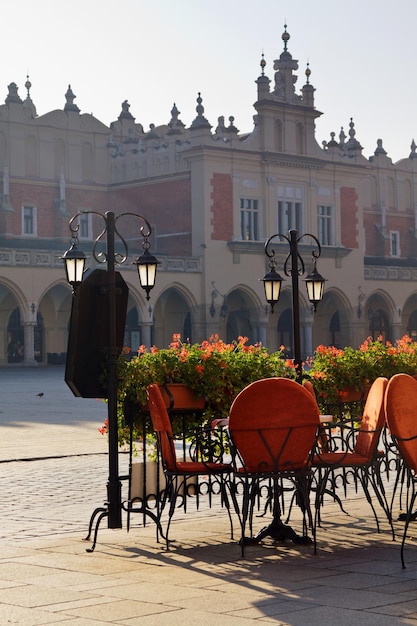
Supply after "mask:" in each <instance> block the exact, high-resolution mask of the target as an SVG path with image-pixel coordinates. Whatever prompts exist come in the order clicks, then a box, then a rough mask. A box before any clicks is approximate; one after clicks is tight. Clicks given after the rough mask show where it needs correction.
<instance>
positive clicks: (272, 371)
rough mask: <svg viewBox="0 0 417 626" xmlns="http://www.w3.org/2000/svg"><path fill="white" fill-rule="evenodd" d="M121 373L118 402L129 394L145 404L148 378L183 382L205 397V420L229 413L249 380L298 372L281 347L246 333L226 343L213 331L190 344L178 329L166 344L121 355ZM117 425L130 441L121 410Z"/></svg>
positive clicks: (124, 440) (162, 382) (291, 374)
mask: <svg viewBox="0 0 417 626" xmlns="http://www.w3.org/2000/svg"><path fill="white" fill-rule="evenodd" d="M118 376H119V390H118V394H119V407H121V406H122V403H123V401H124V399H125V398H129V399H130V400H132V401H133V402H134V403H137V404H138V405H145V404H146V388H147V386H148V385H149V384H150V383H158V384H161V385H162V384H166V383H183V384H185V385H186V386H187V387H189V388H190V389H192V390H193V391H194V393H195V395H196V396H197V397H200V398H204V399H205V400H206V409H205V413H204V420H205V422H210V421H211V420H212V419H214V418H220V417H227V415H228V411H229V408H230V404H231V403H232V401H233V399H234V397H235V396H236V395H237V394H238V393H239V391H241V390H242V389H243V388H244V387H246V386H247V385H248V384H249V383H251V382H253V381H255V380H258V379H260V378H270V377H272V376H286V377H291V378H294V377H295V374H294V367H293V364H292V361H288V360H286V359H284V356H283V352H282V351H278V352H275V353H273V354H269V352H268V351H267V349H266V348H264V347H263V346H261V345H247V338H245V337H239V338H238V340H237V341H235V342H233V343H225V342H223V341H222V340H221V339H219V337H218V336H217V335H215V336H213V337H211V338H210V339H209V340H208V341H203V342H202V343H201V344H189V343H183V342H182V341H181V337H180V335H174V337H173V342H172V343H171V345H170V346H169V348H167V349H158V348H155V347H153V348H151V349H150V350H146V349H145V348H144V347H143V346H142V347H141V348H139V351H138V356H137V357H133V358H132V359H131V360H126V358H125V356H123V355H122V357H121V358H120V360H119V367H118ZM119 425H120V428H119V441H120V443H121V444H123V443H126V442H127V441H128V437H129V429H128V428H126V427H125V426H124V425H123V416H122V414H121V411H120V418H119ZM142 435H143V433H141V432H136V433H135V436H138V437H141V436H142Z"/></svg>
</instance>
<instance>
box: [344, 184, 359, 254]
mask: <svg viewBox="0 0 417 626" xmlns="http://www.w3.org/2000/svg"><path fill="white" fill-rule="evenodd" d="M357 201H358V196H357V194H356V189H355V188H354V187H342V188H341V189H340V225H341V237H342V242H341V243H342V246H345V247H346V248H358V247H359V243H358V203H357Z"/></svg>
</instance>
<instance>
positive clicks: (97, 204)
mask: <svg viewBox="0 0 417 626" xmlns="http://www.w3.org/2000/svg"><path fill="white" fill-rule="evenodd" d="M289 38H290V35H289V33H288V32H287V31H286V30H285V32H284V33H283V35H282V40H283V51H282V53H281V54H280V56H279V58H278V59H277V60H275V62H274V66H273V69H274V75H273V76H272V77H271V78H270V77H268V76H267V73H266V62H265V60H264V59H263V58H262V60H261V71H260V76H259V77H258V78H257V80H256V90H257V93H254V99H256V102H255V104H254V109H255V110H254V118H253V120H254V122H253V128H252V129H251V130H249V131H248V132H240V131H239V130H238V129H237V128H236V126H235V120H234V118H233V117H229V118H228V120H225V118H224V117H223V116H219V117H218V118H217V121H216V122H215V123H214V124H212V123H211V122H210V121H209V116H208V113H207V112H206V111H205V110H204V103H203V98H202V96H201V94H198V97H197V107H196V117H195V119H194V121H193V122H192V123H191V125H190V126H189V127H187V126H186V125H185V124H184V123H183V122H182V121H181V117H180V112H179V110H178V108H177V106H176V105H175V104H174V105H173V107H172V110H171V113H170V115H167V123H165V124H161V125H159V126H154V125H152V126H151V127H150V129H148V130H146V129H144V128H143V126H142V125H141V124H140V122H138V121H136V119H135V118H134V116H133V114H132V113H131V111H130V106H129V103H128V102H127V101H124V102H123V103H122V107H121V108H122V110H121V113H120V115H119V116H118V118H117V120H116V121H115V122H113V123H111V124H110V126H106V125H105V124H103V123H102V122H100V121H99V120H98V119H96V118H95V117H93V116H92V115H90V114H84V113H82V112H81V111H80V109H79V107H78V106H77V104H75V99H76V96H75V95H74V93H73V91H72V89H71V86H69V87H68V91H67V93H66V94H65V103H64V106H63V109H58V110H54V111H50V112H49V113H46V114H44V115H38V114H37V111H36V107H35V104H34V103H33V101H32V98H31V84H30V82H29V79H28V80H27V82H26V84H25V89H26V97H24V98H22V97H21V96H20V95H19V93H18V92H19V90H18V87H17V85H16V84H15V83H12V84H10V85H9V86H8V95H7V97H6V99H5V102H4V104H3V105H1V106H0V192H1V193H0V364H2V365H5V364H9V363H23V364H28V365H30V364H34V363H36V362H39V363H47V362H52V363H53V362H59V361H60V360H63V358H64V357H63V355H64V354H65V352H66V346H67V340H68V324H69V317H70V307H71V298H72V296H71V291H70V289H69V287H68V285H67V284H66V281H65V277H64V269H63V264H62V260H61V259H60V257H61V256H62V254H63V252H65V250H66V249H67V248H68V247H69V235H70V232H69V229H68V221H69V219H70V217H71V216H73V215H74V214H76V213H77V212H79V211H89V212H88V213H87V212H86V213H83V214H82V216H81V217H80V228H79V240H80V246H81V247H82V248H83V250H84V251H85V252H86V254H87V255H89V256H90V267H95V266H96V262H95V261H94V259H93V258H92V256H91V249H92V246H93V242H94V240H95V238H96V237H97V236H98V235H99V233H100V231H101V230H102V228H103V219H102V218H101V217H100V216H99V215H97V213H101V214H103V213H104V212H105V211H108V210H112V211H115V213H116V214H121V213H132V212H133V213H139V214H141V215H143V216H145V217H146V218H147V219H148V220H149V222H150V223H151V224H152V228H153V232H152V238H151V250H152V252H153V253H154V254H155V255H156V256H157V257H158V259H159V260H160V261H161V264H160V266H159V269H158V273H157V281H156V286H155V288H154V289H153V291H152V292H151V299H150V301H149V302H148V301H146V299H145V297H144V293H143V292H142V290H141V288H140V286H139V283H138V280H137V275H136V272H135V270H134V267H133V268H132V265H131V263H129V262H128V263H125V264H124V265H123V266H121V268H120V271H121V273H122V275H123V277H124V279H125V281H126V282H127V284H128V286H129V301H128V314H127V320H126V333H125V342H126V344H129V345H130V346H132V348H133V349H136V348H137V347H138V346H139V345H140V344H141V343H144V344H145V345H148V346H149V345H151V344H156V345H158V346H160V347H166V346H167V345H168V344H169V343H170V340H171V337H172V334H173V333H180V334H181V335H182V337H183V338H189V339H190V340H191V341H193V342H194V341H201V340H203V339H205V338H208V337H209V336H210V335H211V334H213V333H219V335H220V336H221V337H222V338H223V339H225V340H228V341H230V340H233V339H235V338H237V336H239V335H244V336H247V337H249V340H250V342H258V341H261V342H262V343H264V344H265V345H266V346H267V347H268V348H269V349H270V350H274V349H277V348H278V347H279V346H280V345H285V346H286V347H287V350H288V353H289V354H290V355H291V354H292V351H293V345H292V342H293V339H292V321H291V320H292V317H291V293H292V291H291V280H290V278H287V280H286V281H285V282H284V284H283V288H282V293H281V297H280V300H279V302H278V304H277V305H276V307H275V312H274V313H273V314H271V313H270V311H269V307H267V306H266V303H265V300H264V296H263V287H262V283H261V282H260V281H259V278H262V277H263V276H264V274H265V272H266V271H267V269H268V264H267V257H266V255H265V253H264V244H265V241H266V240H267V239H268V237H269V236H271V235H273V234H275V233H282V234H286V233H288V230H289V229H290V228H296V229H297V231H298V232H299V234H300V235H302V234H307V233H312V234H314V235H315V236H316V237H317V238H318V239H319V241H320V243H321V247H322V251H321V257H320V259H319V261H318V269H319V271H320V273H321V274H322V275H323V276H325V277H326V279H327V282H326V288H325V294H324V299H323V301H322V302H321V303H320V304H319V306H318V308H317V312H316V313H315V314H314V315H313V312H312V310H311V305H310V303H309V302H308V300H307V297H306V292H305V290H304V287H303V285H301V287H300V307H301V339H302V352H303V355H304V356H305V355H308V354H312V352H313V350H314V348H315V346H316V345H317V344H319V343H324V344H334V345H337V346H344V345H353V346H357V345H359V344H360V343H361V342H362V341H363V340H364V339H365V338H366V337H368V336H369V335H372V336H374V337H377V336H379V335H382V336H383V337H384V338H386V339H389V340H395V339H397V338H399V337H401V336H402V335H403V334H405V333H409V334H411V336H412V337H413V338H414V339H416V338H417V289H416V279H417V239H416V233H417V150H416V145H415V143H414V141H412V143H411V148H410V150H411V151H410V153H409V154H408V155H407V156H406V157H405V158H404V159H401V160H400V161H398V162H396V163H393V162H392V160H391V159H390V158H389V156H388V155H387V153H386V152H385V150H384V148H383V144H382V140H378V141H377V144H376V149H375V152H374V155H373V156H372V157H371V158H369V159H368V158H366V157H365V156H364V155H363V154H362V152H363V148H362V146H361V145H360V141H359V138H358V137H357V136H356V129H355V125H354V122H353V119H351V120H344V121H343V122H344V128H346V132H345V131H344V130H343V128H342V129H341V130H340V131H339V129H337V132H332V133H331V137H329V139H328V140H327V141H324V142H319V141H318V140H317V138H316V136H315V120H316V119H317V118H318V117H319V116H320V115H321V112H320V111H318V110H317V109H316V108H315V106H314V92H315V88H314V87H313V85H312V84H311V82H310V78H311V76H310V75H311V72H310V69H309V67H308V66H307V68H306V70H305V72H302V74H304V76H303V78H304V81H305V82H304V85H303V86H302V87H301V88H300V89H299V90H297V89H296V81H297V70H298V62H297V61H296V60H295V59H294V58H293V57H292V55H291V53H290V51H289V45H288V44H289ZM254 91H255V88H254ZM177 96H178V98H179V97H180V94H177ZM381 130H382V131H383V129H381ZM139 227H140V224H139V222H138V221H136V220H134V219H133V218H130V217H129V216H127V217H126V219H124V218H120V220H119V222H118V229H119V232H120V234H121V236H122V237H123V238H124V239H125V240H126V242H127V244H128V247H129V260H130V261H132V260H134V259H135V258H136V257H137V256H138V254H139V253H140V252H141V249H140V240H141V236H140V232H139ZM311 244H312V242H311V240H309V238H308V237H303V238H302V239H301V240H300V253H301V255H302V258H303V260H304V262H305V265H306V270H307V271H309V269H310V265H311V263H310V260H311V251H312V245H311ZM274 249H275V252H276V254H277V259H278V261H279V263H278V267H277V269H278V271H280V273H281V274H282V273H283V272H282V263H283V261H284V260H285V257H286V256H287V254H288V244H287V243H286V242H285V240H283V239H279V238H278V239H276V240H275V241H274Z"/></svg>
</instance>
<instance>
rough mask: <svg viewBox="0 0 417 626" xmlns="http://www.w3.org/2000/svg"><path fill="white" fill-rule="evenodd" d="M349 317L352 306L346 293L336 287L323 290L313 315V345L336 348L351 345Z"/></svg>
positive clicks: (350, 316)
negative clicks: (321, 297) (320, 300)
mask: <svg viewBox="0 0 417 626" xmlns="http://www.w3.org/2000/svg"><path fill="white" fill-rule="evenodd" d="M351 318H352V306H351V303H350V302H349V300H348V299H347V297H346V295H345V294H344V293H343V292H342V291H340V290H339V289H336V288H333V289H329V290H327V291H325V292H324V296H323V300H322V302H320V303H319V305H318V306H317V311H316V313H315V315H314V320H315V321H314V324H313V335H314V337H313V339H314V343H315V345H316V346H317V345H319V344H324V345H334V346H335V347H337V348H343V347H345V346H348V345H352V342H353V337H352V336H351Z"/></svg>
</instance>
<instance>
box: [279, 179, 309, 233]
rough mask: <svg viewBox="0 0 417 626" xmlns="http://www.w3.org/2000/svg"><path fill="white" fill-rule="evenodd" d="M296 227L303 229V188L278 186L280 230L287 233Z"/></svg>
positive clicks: (299, 229)
mask: <svg viewBox="0 0 417 626" xmlns="http://www.w3.org/2000/svg"><path fill="white" fill-rule="evenodd" d="M293 228H295V229H296V230H297V231H298V232H301V231H302V230H303V203H302V190H301V189H299V188H298V187H289V186H288V187H287V186H280V187H278V232H279V233H282V234H283V235H285V234H286V233H287V232H288V231H289V230H291V229H293Z"/></svg>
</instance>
